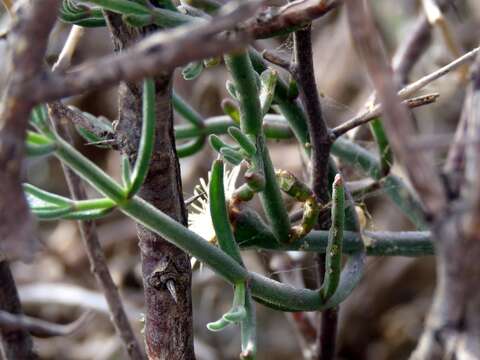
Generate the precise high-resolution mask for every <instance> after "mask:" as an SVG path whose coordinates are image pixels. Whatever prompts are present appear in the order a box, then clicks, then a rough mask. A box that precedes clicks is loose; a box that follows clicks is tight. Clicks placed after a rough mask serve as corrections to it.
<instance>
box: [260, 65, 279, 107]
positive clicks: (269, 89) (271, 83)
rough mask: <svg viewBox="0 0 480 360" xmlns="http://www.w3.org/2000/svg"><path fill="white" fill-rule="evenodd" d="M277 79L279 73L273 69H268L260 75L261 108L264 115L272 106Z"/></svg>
mask: <svg viewBox="0 0 480 360" xmlns="http://www.w3.org/2000/svg"><path fill="white" fill-rule="evenodd" d="M277 79H278V73H277V72H276V71H275V70H272V69H267V70H265V71H264V72H262V74H261V75H260V82H261V88H260V106H261V108H262V114H263V115H265V114H266V113H267V112H268V111H269V110H270V106H271V105H272V101H273V97H274V95H275V87H276V85H277Z"/></svg>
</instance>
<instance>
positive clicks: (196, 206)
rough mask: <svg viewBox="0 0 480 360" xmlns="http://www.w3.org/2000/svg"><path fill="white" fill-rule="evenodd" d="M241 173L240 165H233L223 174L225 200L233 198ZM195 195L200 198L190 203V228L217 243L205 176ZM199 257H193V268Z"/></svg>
mask: <svg viewBox="0 0 480 360" xmlns="http://www.w3.org/2000/svg"><path fill="white" fill-rule="evenodd" d="M239 174H240V165H239V166H235V167H233V168H232V169H231V170H230V171H229V170H225V173H224V176H223V186H224V189H225V200H226V201H227V203H228V201H229V200H230V199H231V198H232V196H233V193H234V191H235V183H236V181H237V178H238V175H239ZM208 181H209V182H210V172H208ZM193 194H194V196H198V198H197V199H196V200H195V201H194V202H193V203H192V204H191V205H190V208H191V211H190V212H189V213H188V228H189V229H190V230H191V231H193V232H194V233H196V234H197V235H200V236H201V237H202V238H204V239H205V240H206V241H208V242H209V243H211V244H216V243H217V237H216V235H215V229H214V228H213V223H212V217H211V216H210V201H209V198H208V184H207V182H206V181H205V179H204V178H200V184H199V185H197V186H195V189H194V190H193ZM196 262H197V259H195V258H193V257H192V259H191V264H192V268H193V267H194V265H195V264H196Z"/></svg>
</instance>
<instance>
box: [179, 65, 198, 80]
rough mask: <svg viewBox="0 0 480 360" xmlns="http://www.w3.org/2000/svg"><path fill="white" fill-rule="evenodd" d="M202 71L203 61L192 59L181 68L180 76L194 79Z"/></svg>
mask: <svg viewBox="0 0 480 360" xmlns="http://www.w3.org/2000/svg"><path fill="white" fill-rule="evenodd" d="M202 71H203V63H202V62H201V61H194V62H191V63H189V64H188V65H187V66H185V67H184V68H183V70H182V76H183V78H184V79H185V80H194V79H196V78H197V77H198V76H200V74H201V73H202Z"/></svg>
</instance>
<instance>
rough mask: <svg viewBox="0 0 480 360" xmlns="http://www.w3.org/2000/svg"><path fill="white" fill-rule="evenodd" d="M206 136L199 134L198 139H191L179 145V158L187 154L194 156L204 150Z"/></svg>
mask: <svg viewBox="0 0 480 360" xmlns="http://www.w3.org/2000/svg"><path fill="white" fill-rule="evenodd" d="M205 140H206V138H205V136H199V137H198V138H196V139H193V140H190V141H188V142H187V143H185V144H181V145H178V146H177V155H178V157H179V158H184V157H187V156H192V155H194V154H196V153H197V152H199V151H200V150H202V148H203V145H204V144H205Z"/></svg>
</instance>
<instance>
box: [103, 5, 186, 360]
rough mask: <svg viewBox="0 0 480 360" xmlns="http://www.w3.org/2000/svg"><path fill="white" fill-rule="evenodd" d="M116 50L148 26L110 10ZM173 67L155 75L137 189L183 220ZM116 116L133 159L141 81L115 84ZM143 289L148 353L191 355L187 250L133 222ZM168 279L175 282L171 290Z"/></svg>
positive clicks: (155, 356) (124, 145)
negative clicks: (145, 161)
mask: <svg viewBox="0 0 480 360" xmlns="http://www.w3.org/2000/svg"><path fill="white" fill-rule="evenodd" d="M108 19H109V25H110V26H109V27H110V29H111V32H112V35H113V42H114V47H115V51H117V52H118V51H122V50H123V49H125V48H126V47H128V46H130V45H132V44H133V43H135V42H136V41H138V40H139V39H140V38H142V37H143V35H144V33H146V32H148V31H150V30H151V29H144V31H138V30H136V29H132V28H129V27H128V26H126V25H125V24H124V23H123V22H122V21H121V19H120V18H119V17H118V16H115V15H112V14H109V15H108ZM171 82H172V73H171V72H168V73H165V74H162V75H160V76H157V77H156V78H155V85H156V114H157V124H156V139H155V148H154V154H153V157H152V161H151V163H150V170H149V173H148V176H147V178H146V180H145V183H144V185H143V186H142V189H141V190H140V193H139V195H140V196H141V197H142V198H144V199H145V200H147V201H148V202H150V203H151V204H152V205H154V206H156V207H157V208H159V209H160V210H162V211H163V212H164V213H166V214H167V215H169V216H170V217H172V218H173V219H175V220H177V221H179V222H180V223H182V224H184V225H186V209H185V206H184V202H183V193H182V184H181V178H180V168H179V163H178V157H177V154H176V151H175V139H174V134H173V112H172V105H171V92H172V84H171ZM119 106H120V110H119V111H120V112H119V121H118V124H117V126H116V136H117V141H118V144H119V147H120V149H121V151H122V152H123V153H124V154H125V155H127V156H128V157H129V159H130V161H131V162H132V164H133V162H134V161H135V158H136V154H137V149H138V144H139V139H140V132H141V121H142V86H141V83H131V82H124V83H121V84H120V87H119ZM137 229H138V238H139V246H140V250H141V256H142V273H143V285H144V292H145V307H146V309H145V342H146V347H147V355H148V357H149V358H150V359H169V360H170V359H194V358H195V355H194V349H193V328H192V301H191V268H190V259H189V257H188V255H187V254H185V253H184V252H182V251H181V250H180V249H178V248H177V247H175V246H174V245H172V244H170V243H169V242H167V241H166V240H164V239H163V238H161V237H160V236H158V235H156V234H155V233H153V232H151V231H149V230H148V229H146V228H144V227H143V226H141V225H138V227H137ZM167 283H169V284H170V286H171V285H174V288H175V294H173V295H172V294H171V292H170V291H169V288H168V287H167Z"/></svg>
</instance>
